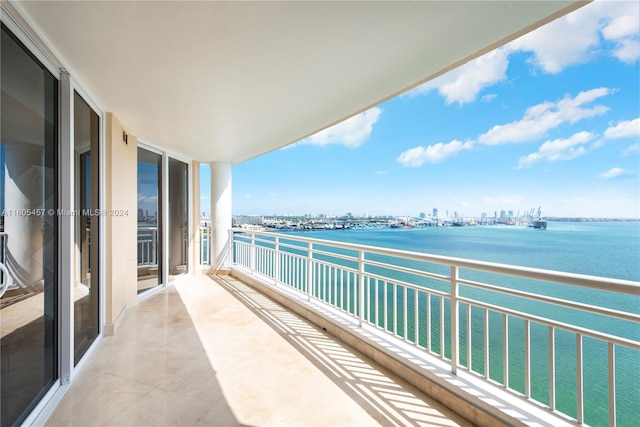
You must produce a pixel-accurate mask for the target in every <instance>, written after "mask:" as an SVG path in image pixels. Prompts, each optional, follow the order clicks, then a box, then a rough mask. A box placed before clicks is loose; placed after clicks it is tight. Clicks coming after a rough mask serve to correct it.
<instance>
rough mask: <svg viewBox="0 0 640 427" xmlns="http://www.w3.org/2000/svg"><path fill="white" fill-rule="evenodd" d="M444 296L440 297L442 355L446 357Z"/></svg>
mask: <svg viewBox="0 0 640 427" xmlns="http://www.w3.org/2000/svg"><path fill="white" fill-rule="evenodd" d="M444 341H445V340H444V297H440V356H441V357H442V358H443V359H444V358H445V355H446V353H447V352H446V351H444Z"/></svg>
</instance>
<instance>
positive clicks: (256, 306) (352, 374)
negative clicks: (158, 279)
mask: <svg viewBox="0 0 640 427" xmlns="http://www.w3.org/2000/svg"><path fill="white" fill-rule="evenodd" d="M274 424H287V425H354V426H355V425H358V426H364V425H392V424H393V425H397V424H399V425H420V424H423V425H436V426H454V425H463V426H464V425H469V423H468V422H466V421H465V420H464V419H462V418H461V417H460V416H458V415H456V414H453V413H452V412H451V411H449V410H447V409H446V408H444V407H443V406H442V405H440V404H439V403H437V402H435V401H434V400H433V399H430V398H428V397H426V396H425V395H424V394H423V393H422V392H420V391H419V390H417V389H416V388H415V387H413V386H411V385H409V384H407V383H406V382H405V381H403V380H401V379H400V378H398V377H397V376H395V375H393V374H391V373H390V372H389V371H388V370H386V369H384V368H382V367H381V366H380V365H379V364H377V363H375V362H373V361H371V360H369V359H368V358H367V357H365V356H363V355H362V354H360V353H359V352H357V351H355V350H353V349H352V348H350V347H348V346H346V345H344V344H343V343H342V342H340V341H339V340H337V339H335V338H334V337H332V336H331V335H329V334H327V332H325V331H323V330H321V329H320V328H317V327H314V326H313V325H312V324H310V323H309V322H307V321H305V320H303V319H301V318H300V317H298V316H296V315H295V314H292V313H291V312H289V311H287V310H286V309H284V308H283V307H282V306H280V305H278V304H276V303H274V302H273V301H272V300H270V299H269V298H266V297H265V296H264V295H262V294H260V293H259V292H256V291H255V290H254V289H253V288H251V287H249V286H247V285H245V284H243V283H241V282H239V281H237V280H235V279H233V278H231V277H229V276H217V277H207V276H190V277H188V276H187V277H183V278H182V279H180V280H178V281H176V282H175V285H174V286H170V287H168V288H166V289H164V290H163V291H162V292H160V293H158V294H156V295H154V296H152V297H149V298H147V299H145V300H144V301H142V302H140V304H139V305H138V306H136V307H134V308H131V309H129V310H128V312H127V315H126V317H125V319H124V321H123V323H122V325H121V326H120V328H119V330H118V333H117V334H116V335H114V336H111V337H107V338H104V339H103V340H102V342H101V343H100V346H99V347H98V348H97V349H96V350H95V353H94V354H93V356H92V357H91V358H90V360H88V362H87V364H86V366H85V367H84V369H83V370H82V371H81V372H80V374H79V376H78V378H77V379H76V380H75V381H74V382H73V384H72V385H71V387H70V389H69V390H68V391H67V393H66V395H65V396H64V398H63V399H62V401H61V402H60V404H59V405H58V407H57V409H56V410H55V412H54V413H53V415H52V416H51V417H50V418H49V420H48V422H47V425H50V426H55V425H224V426H231V425H274Z"/></svg>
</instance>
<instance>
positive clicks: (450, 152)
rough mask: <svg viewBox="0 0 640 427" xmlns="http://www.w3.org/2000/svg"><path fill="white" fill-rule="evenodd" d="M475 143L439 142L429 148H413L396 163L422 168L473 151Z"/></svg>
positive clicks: (399, 157) (405, 152) (401, 155)
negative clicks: (460, 153)
mask: <svg viewBox="0 0 640 427" xmlns="http://www.w3.org/2000/svg"><path fill="white" fill-rule="evenodd" d="M473 146H474V142H473V141H467V142H462V141H458V140H453V141H451V142H449V143H447V144H444V143H442V142H439V143H437V144H434V145H429V146H427V147H423V146H419V147H414V148H411V149H409V150H407V151H404V152H403V153H401V154H400V156H398V158H397V159H396V161H398V163H400V164H401V165H403V166H409V167H420V166H422V165H423V164H424V163H426V162H429V163H438V162H441V161H443V160H445V159H448V158H449V157H452V156H454V155H456V154H457V153H458V152H460V151H464V150H471V149H472V148H473Z"/></svg>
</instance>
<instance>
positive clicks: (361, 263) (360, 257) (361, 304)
mask: <svg viewBox="0 0 640 427" xmlns="http://www.w3.org/2000/svg"><path fill="white" fill-rule="evenodd" d="M358 272H359V276H358V279H359V280H358V282H359V284H360V288H359V289H358V291H359V292H358V295H359V298H358V310H359V313H358V314H359V319H360V321H359V323H360V326H362V321H363V320H364V283H365V280H364V251H360V253H359V254H358ZM376 297H377V293H376ZM369 317H371V307H369ZM376 323H377V322H376Z"/></svg>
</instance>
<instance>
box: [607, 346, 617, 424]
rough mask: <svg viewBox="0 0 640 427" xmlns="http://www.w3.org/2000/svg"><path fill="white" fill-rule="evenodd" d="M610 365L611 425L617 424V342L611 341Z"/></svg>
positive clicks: (609, 349) (609, 350)
mask: <svg viewBox="0 0 640 427" xmlns="http://www.w3.org/2000/svg"><path fill="white" fill-rule="evenodd" d="M608 344H609V348H608V362H609V363H608V365H609V427H615V426H616V418H617V417H616V348H615V344H613V343H612V342H609V343H608Z"/></svg>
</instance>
